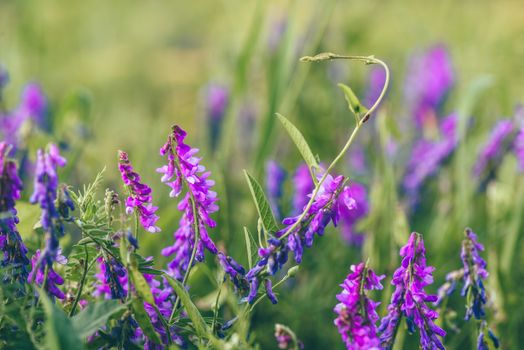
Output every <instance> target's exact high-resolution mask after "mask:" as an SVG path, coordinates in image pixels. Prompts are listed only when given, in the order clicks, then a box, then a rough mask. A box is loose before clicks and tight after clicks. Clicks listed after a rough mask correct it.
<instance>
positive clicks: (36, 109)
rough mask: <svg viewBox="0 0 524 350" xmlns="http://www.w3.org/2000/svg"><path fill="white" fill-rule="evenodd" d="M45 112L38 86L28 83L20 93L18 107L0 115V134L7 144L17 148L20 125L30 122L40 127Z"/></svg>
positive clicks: (43, 97) (43, 99)
mask: <svg viewBox="0 0 524 350" xmlns="http://www.w3.org/2000/svg"><path fill="white" fill-rule="evenodd" d="M46 112H47V100H46V98H45V95H44V93H43V92H42V89H41V88H40V86H39V85H38V84H36V83H30V84H28V85H27V86H26V87H25V88H24V91H23V92H22V97H21V101H20V104H19V106H18V107H17V108H16V109H14V110H13V111H11V112H9V113H7V114H6V115H2V114H1V113H0V132H1V133H2V134H3V136H4V138H5V140H6V141H7V142H8V143H10V144H13V145H15V146H17V145H18V137H19V131H20V128H21V127H22V125H23V124H24V123H25V122H27V121H32V122H33V123H35V124H36V125H39V126H42V125H43V123H44V117H45V114H46Z"/></svg>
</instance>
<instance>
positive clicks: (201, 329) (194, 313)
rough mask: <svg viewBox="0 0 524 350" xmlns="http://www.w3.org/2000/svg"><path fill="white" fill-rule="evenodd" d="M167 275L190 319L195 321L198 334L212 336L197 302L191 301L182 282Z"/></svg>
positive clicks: (194, 325)
mask: <svg viewBox="0 0 524 350" xmlns="http://www.w3.org/2000/svg"><path fill="white" fill-rule="evenodd" d="M165 277H166V278H167V280H168V282H169V284H170V285H171V287H172V288H173V289H174V291H175V293H176V295H177V296H178V297H179V298H180V301H181V302H182V305H184V308H185V309H186V312H187V315H188V316H189V319H190V320H191V321H192V322H193V327H194V328H195V331H196V333H197V336H199V337H200V338H206V339H208V338H210V337H212V335H211V334H210V333H209V330H208V328H207V325H206V323H205V322H204V319H203V318H202V315H201V314H200V311H198V309H197V307H196V306H195V304H193V301H191V298H190V297H189V294H188V293H187V291H186V289H185V288H184V286H183V285H182V283H180V281H177V280H176V279H174V278H172V277H171V276H168V275H165Z"/></svg>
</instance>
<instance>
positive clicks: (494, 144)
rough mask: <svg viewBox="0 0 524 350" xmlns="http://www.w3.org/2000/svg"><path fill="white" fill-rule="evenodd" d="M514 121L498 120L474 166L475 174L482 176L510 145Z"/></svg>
mask: <svg viewBox="0 0 524 350" xmlns="http://www.w3.org/2000/svg"><path fill="white" fill-rule="evenodd" d="M513 129H514V126H513V121H512V120H510V119H503V120H500V121H498V122H497V124H496V125H495V128H494V129H493V131H492V132H491V134H490V136H489V138H488V140H487V141H486V143H485V144H484V146H483V147H482V149H481V151H480V153H479V155H478V159H477V162H476V163H475V166H474V168H473V174H474V175H475V176H476V177H480V176H481V175H482V174H483V173H484V172H485V171H486V169H488V168H489V167H490V165H493V164H494V163H496V162H498V161H499V160H500V158H501V156H502V155H503V154H504V153H505V152H506V150H507V148H508V147H509V142H510V141H509V138H510V136H511V135H512V133H513Z"/></svg>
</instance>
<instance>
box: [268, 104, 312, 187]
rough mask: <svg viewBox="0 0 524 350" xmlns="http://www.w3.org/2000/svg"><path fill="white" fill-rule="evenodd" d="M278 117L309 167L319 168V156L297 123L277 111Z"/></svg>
mask: <svg viewBox="0 0 524 350" xmlns="http://www.w3.org/2000/svg"><path fill="white" fill-rule="evenodd" d="M277 118H278V120H280V122H281V123H282V125H283V126H284V129H286V131H287V133H288V134H289V137H291V140H293V142H294V143H295V145H296V146H297V148H298V151H299V152H300V154H301V155H302V158H304V160H305V161H306V164H307V165H308V166H309V169H318V168H319V165H318V162H317V158H316V157H315V156H314V155H313V152H311V148H309V145H308V144H307V142H306V139H305V138H304V136H303V135H302V133H301V132H300V131H299V130H298V129H297V128H296V126H295V125H293V123H291V122H290V121H289V119H287V118H286V117H284V116H283V115H282V114H279V113H277ZM311 175H312V177H313V181H314V182H315V183H316V181H317V179H316V178H315V177H314V176H313V172H311Z"/></svg>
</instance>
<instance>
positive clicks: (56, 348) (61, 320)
mask: <svg viewBox="0 0 524 350" xmlns="http://www.w3.org/2000/svg"><path fill="white" fill-rule="evenodd" d="M38 293H39V294H40V299H41V301H42V305H43V307H44V312H45V314H46V318H47V319H46V322H45V344H46V349H49V350H62V349H63V350H75V349H83V342H82V340H81V339H80V338H79V337H78V333H77V332H76V330H75V328H74V327H73V324H72V322H71V320H70V319H69V318H68V317H67V315H66V314H65V313H64V312H63V311H62V310H60V309H59V308H58V307H57V306H56V304H54V303H53V302H52V301H51V300H50V299H49V297H48V296H47V294H46V292H45V291H43V290H42V289H40V288H39V289H38Z"/></svg>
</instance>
